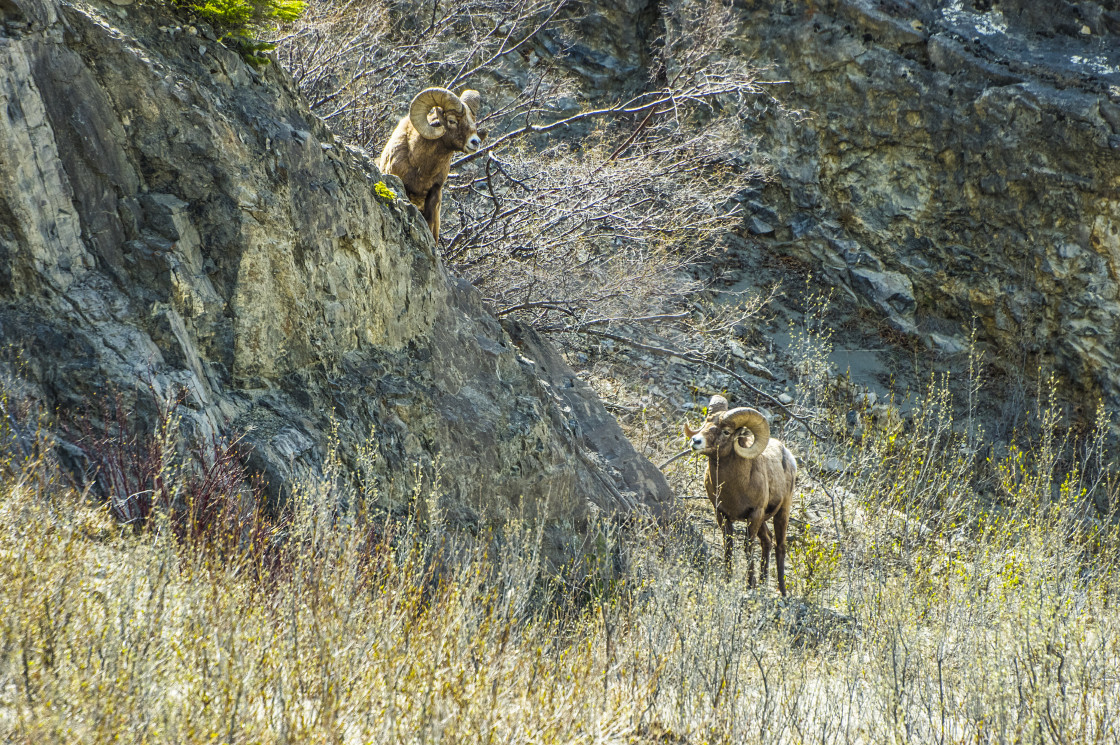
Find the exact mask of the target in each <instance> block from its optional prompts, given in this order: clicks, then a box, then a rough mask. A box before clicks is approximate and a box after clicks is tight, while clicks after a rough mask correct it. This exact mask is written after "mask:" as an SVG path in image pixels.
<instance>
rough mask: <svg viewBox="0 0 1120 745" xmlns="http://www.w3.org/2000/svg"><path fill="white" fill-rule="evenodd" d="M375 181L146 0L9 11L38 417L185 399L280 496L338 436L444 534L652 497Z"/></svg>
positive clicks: (19, 268) (657, 488) (7, 84)
mask: <svg viewBox="0 0 1120 745" xmlns="http://www.w3.org/2000/svg"><path fill="white" fill-rule="evenodd" d="M380 178H381V177H380V175H379V174H378V173H377V172H376V169H375V168H374V166H373V165H372V163H371V162H370V160H369V159H368V158H367V157H366V156H365V154H364V153H361V152H358V151H352V150H350V149H348V148H347V147H345V146H343V145H342V144H341V143H339V142H337V141H335V140H334V139H333V137H332V135H331V134H330V132H329V131H328V130H327V129H326V128H325V127H324V126H323V125H322V124H321V123H320V122H319V121H317V120H316V119H315V118H314V117H312V116H310V115H309V114H308V112H307V110H306V108H305V106H304V104H303V103H302V102H301V101H300V100H299V97H298V95H297V94H296V93H294V91H293V88H292V86H291V85H290V83H289V81H288V80H287V79H286V77H285V76H284V75H283V73H282V71H280V70H278V69H276V68H275V66H271V67H266V68H264V69H260V70H258V69H254V68H252V67H250V66H248V65H247V64H246V63H245V62H244V61H243V60H242V59H241V58H240V57H239V56H238V55H237V54H235V53H234V52H232V51H230V50H228V49H226V48H224V47H223V46H221V45H220V44H218V43H216V42H215V41H214V40H213V38H212V36H211V35H210V34H209V33H208V32H207V31H206V30H205V29H202V30H196V29H194V28H192V27H185V26H182V25H180V24H179V22H177V21H176V20H175V19H174V18H173V17H172V16H170V15H169V14H168V12H167V11H166V9H164V8H162V7H160V6H158V5H148V4H137V5H128V6H127V7H118V6H115V5H111V4H108V3H104V4H102V3H96V2H95V3H88V4H87V3H81V2H58V1H57V0H0V342H2V344H3V345H4V346H5V348H6V349H7V350H8V351H7V353H6V355H5V359H6V366H7V367H8V368H9V374H10V375H12V376H14V377H16V378H18V379H19V383H20V384H21V385H24V386H26V387H27V390H28V391H29V392H31V393H32V394H33V395H35V396H37V397H39V398H41V399H42V400H43V401H44V402H45V403H46V404H47V406H48V408H53V407H58V408H59V409H60V410H61V412H62V413H63V414H64V415H65V414H66V413H67V412H73V411H74V410H75V409H77V408H79V407H82V406H84V405H85V406H88V405H89V404H90V402H91V400H92V398H91V397H92V396H94V394H97V393H99V392H100V393H103V392H105V391H107V390H109V389H110V388H115V389H118V390H122V391H124V392H125V402H126V405H127V406H128V407H130V408H132V409H134V411H135V412H136V413H137V416H138V419H140V420H141V421H145V420H146V421H147V422H148V423H149V424H150V421H151V419H152V417H153V416H154V413H153V412H154V410H155V408H156V399H158V398H159V397H161V396H166V395H174V394H175V393H176V392H179V391H182V392H184V395H185V400H184V406H183V408H182V409H181V412H182V413H183V415H184V422H183V429H184V431H185V432H186V433H187V434H188V435H189V436H190V437H192V438H194V439H195V440H196V441H205V440H206V439H207V438H209V437H210V436H211V435H213V434H214V433H244V435H245V437H246V441H247V443H248V445H249V446H251V449H252V454H251V456H250V459H251V464H252V465H253V466H254V467H255V469H256V470H258V471H260V472H262V473H264V474H265V475H266V476H267V478H268V481H269V484H270V488H271V489H272V490H273V491H274V492H275V493H278V494H279V493H282V492H283V491H284V489H285V485H286V484H288V483H289V482H290V479H291V478H292V477H293V476H296V475H298V474H300V473H306V472H312V473H313V472H316V471H318V470H319V469H320V468H321V466H322V463H323V460H324V458H325V456H326V454H327V451H328V448H330V447H331V442H332V440H333V441H335V442H336V445H335V447H336V449H337V451H338V453H339V455H340V457H341V459H342V461H343V462H344V463H345V464H346V465H347V466H348V467H349V468H351V469H352V470H353V471H354V472H359V471H361V472H364V473H365V474H366V475H367V476H368V477H369V478H368V479H367V482H366V483H367V486H372V485H373V484H376V486H377V488H378V489H379V491H380V492H381V494H382V498H383V499H384V500H385V502H386V503H387V504H390V505H395V506H398V507H399V506H401V505H402V504H403V501H402V500H404V499H406V498H407V495H408V494H409V493H411V491H412V488H413V486H414V483H415V480H416V478H418V477H419V478H423V479H424V481H425V483H426V484H431V483H432V482H433V481H438V487H437V491H438V493H439V494H441V495H442V499H441V505H442V508H443V509H444V510H445V512H446V514H448V515H451V516H452V517H454V518H455V519H458V520H466V521H474V520H480V519H481V520H485V519H492V518H500V517H502V516H505V515H508V514H517V513H523V514H526V515H534V514H544V515H547V516H549V517H550V518H554V520H555V524H557V525H559V524H561V523H563V524H569V525H571V524H575V523H578V522H579V521H582V520H584V519H585V518H586V517H587V516H588V511H589V509H592V508H591V507H590V506H591V505H597V506H598V507H599V508H602V509H605V510H615V509H634V508H637V507H638V506H639V505H648V506H652V507H657V506H658V505H659V504H661V503H662V502H663V501H664V500H666V499H668V497H669V492H668V487H667V486H666V484H665V481H664V479H663V478H662V477H661V474H660V473H659V472H658V471H657V470H656V469H655V468H653V466H652V465H651V464H650V463H649V462H648V461H646V460H645V459H644V458H641V457H640V456H638V455H637V454H636V453H635V452H634V451H633V450H632V448H631V447H630V445H629V443H628V442H627V441H626V440H625V438H624V437H623V436H622V433H621V431H620V430H619V428H618V427H617V425H616V424H615V422H614V420H613V419H612V418H611V417H610V415H609V414H607V413H606V411H605V410H604V409H603V407H602V406H601V405H600V404H599V402H598V399H596V398H595V397H594V395H593V394H592V393H591V392H590V389H588V388H587V387H586V385H584V384H583V383H581V382H580V381H579V380H578V379H576V378H575V376H574V374H573V373H572V371H571V370H570V369H569V368H568V367H567V365H565V364H564V362H563V361H562V360H561V359H560V358H559V357H558V356H557V355H556V354H555V353H553V352H552V351H551V349H550V348H549V347H548V345H547V344H546V343H544V342H543V341H542V340H540V339H539V338H537V337H536V336H535V335H534V334H533V333H532V332H531V331H530V330H527V329H523V328H512V327H511V328H510V329H509V331H511V332H512V333H513V337H514V339H516V340H517V343H514V341H513V339H511V336H510V333H507V330H505V329H503V328H502V326H501V325H500V324H499V323H498V322H497V321H496V320H495V319H494V318H493V317H491V316H490V315H489V314H488V313H487V311H486V310H485V308H483V307H482V304H481V301H480V299H479V297H478V295H477V294H476V293H475V292H474V291H473V290H472V289H471V288H470V287H469V286H466V285H465V284H464V283H462V282H459V281H456V280H455V279H453V278H451V277H450V276H449V275H448V274H447V272H446V271H445V270H444V268H443V266H442V265H441V262H440V259H439V257H438V255H437V254H436V253H435V252H434V250H433V245H432V240H431V236H430V235H429V233H428V232H427V230H426V228H425V226H424V222H423V220H422V219H421V217H420V215H419V213H418V212H417V211H416V210H415V208H413V207H411V206H410V205H409V204H408V202H407V201H405V200H397V201H395V202H390V203H385V202H383V201H381V200H379V199H378V198H377V197H376V196H375V194H374V191H373V185H374V183H375V182H377V181H378V180H379V179H380ZM390 183H392V180H390ZM153 392H154V393H153ZM332 433H333V434H332ZM366 443H369V444H370V445H371V446H372V447H371V448H364V447H363V445H365V444H366ZM371 455H372V457H371ZM563 533H564V532H563V531H558V532H557V533H556V536H558V537H557V538H556V540H560V537H562V535H563Z"/></svg>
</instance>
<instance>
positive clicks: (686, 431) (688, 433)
mask: <svg viewBox="0 0 1120 745" xmlns="http://www.w3.org/2000/svg"><path fill="white" fill-rule="evenodd" d="M699 431H700V430H698V429H693V428H692V427H690V426H688V422H685V423H684V436H685V437H688V438H691V437H692V436H693V435H695V434H696V433H697V432H699Z"/></svg>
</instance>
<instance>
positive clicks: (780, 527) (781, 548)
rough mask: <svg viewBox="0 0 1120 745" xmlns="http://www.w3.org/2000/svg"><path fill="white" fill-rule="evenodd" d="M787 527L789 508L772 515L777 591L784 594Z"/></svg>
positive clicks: (783, 595)
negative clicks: (776, 562) (776, 561)
mask: <svg viewBox="0 0 1120 745" xmlns="http://www.w3.org/2000/svg"><path fill="white" fill-rule="evenodd" d="M788 527H789V508H788V507H787V508H785V509H782V510H778V513H777V514H776V515H774V542H775V544H777V545H776V547H775V551H774V554H775V556H776V558H777V560H778V592H780V593H782V597H785V595H786V528H788Z"/></svg>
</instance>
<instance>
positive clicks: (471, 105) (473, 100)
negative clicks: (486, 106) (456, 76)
mask: <svg viewBox="0 0 1120 745" xmlns="http://www.w3.org/2000/svg"><path fill="white" fill-rule="evenodd" d="M459 100H460V101H462V102H463V105H464V106H466V107H467V108H468V109H470V110H471V114H473V115H474V117H475V118H476V119H477V118H478V112H479V111H481V110H482V95H481V94H480V93H479V92H478V91H474V90H470V89H469V88H468V89H466V90H464V91H463V92H462V93H460V94H459Z"/></svg>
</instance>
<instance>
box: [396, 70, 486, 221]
mask: <svg viewBox="0 0 1120 745" xmlns="http://www.w3.org/2000/svg"><path fill="white" fill-rule="evenodd" d="M481 107H482V96H481V95H479V93H478V91H472V90H465V91H463V93H462V95H460V96H456V95H455V94H454V93H452V92H451V91H449V90H447V89H446V88H426V89H424V90H422V91H420V92H419V93H417V94H416V97H415V98H413V99H412V104H411V105H410V106H409V108H408V116H405V117H402V118H401V121H400V123H399V124H397V128H396V129H394V130H393V134H392V135H390V136H389V141H388V142H386V143H385V149H384V150H382V151H381V160H380V161H379V162H378V164H377V167H378V168H379V169H381V172H382V173H391V174H393V175H394V176H399V177H400V179H401V181H403V182H404V188H405V191H406V192H408V198H409V200H410V201H411V202H412V203H413V204H415V205H416V206H417V207H419V208H420V211H421V212H422V213H423V214H424V219H425V220H426V221H427V222H428V228H429V229H430V230H431V231H432V237H433V238H435V239H436V241H437V242H438V241H439V205H440V195H441V192H442V190H443V185H444V184H445V183H446V182H447V173H448V171H450V170H451V155H452V153H473V152H476V151H477V150H478V149H479V148H480V147H482V141H483V140H485V139H486V132H485V130H479V129H478V125H477V123H476V119H477V117H478V112H479V109H480V108H481Z"/></svg>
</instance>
